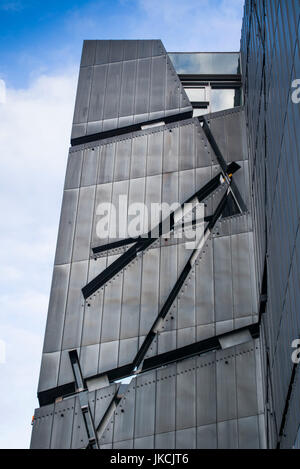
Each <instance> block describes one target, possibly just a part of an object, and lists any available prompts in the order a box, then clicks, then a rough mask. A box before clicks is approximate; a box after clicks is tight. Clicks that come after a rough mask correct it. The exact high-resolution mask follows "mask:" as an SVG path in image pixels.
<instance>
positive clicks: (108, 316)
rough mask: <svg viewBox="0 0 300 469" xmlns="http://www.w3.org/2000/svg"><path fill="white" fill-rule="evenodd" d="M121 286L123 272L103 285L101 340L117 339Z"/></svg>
mask: <svg viewBox="0 0 300 469" xmlns="http://www.w3.org/2000/svg"><path fill="white" fill-rule="evenodd" d="M111 257H112V258H114V259H115V256H111ZM110 260H111V261H112V259H110ZM122 288H123V272H122V273H120V274H118V276H117V277H116V278H115V279H113V280H111V281H110V282H109V283H108V284H107V285H106V286H105V292H104V295H105V296H104V307H103V318H102V332H101V342H110V341H113V340H118V339H119V331H120V316H121V299H122Z"/></svg>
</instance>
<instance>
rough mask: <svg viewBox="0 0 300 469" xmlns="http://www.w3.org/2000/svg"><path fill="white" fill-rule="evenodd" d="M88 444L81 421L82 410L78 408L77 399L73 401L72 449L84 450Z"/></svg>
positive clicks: (83, 424) (82, 421)
mask: <svg viewBox="0 0 300 469" xmlns="http://www.w3.org/2000/svg"><path fill="white" fill-rule="evenodd" d="M88 443H89V440H88V435H87V431H86V427H85V423H84V420H83V414H82V410H81V408H80V403H79V399H78V398H77V399H76V401H75V409H74V421H73V432H72V443H71V448H72V449H81V448H82V449H85V448H86V447H87V445H88Z"/></svg>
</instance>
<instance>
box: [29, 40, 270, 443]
mask: <svg viewBox="0 0 300 469" xmlns="http://www.w3.org/2000/svg"><path fill="white" fill-rule="evenodd" d="M117 43H118V47H116V48H115V46H116V44H117ZM161 50H163V51H164V49H163V48H162V45H161V43H160V41H121V42H120V43H119V42H117V41H88V42H85V45H84V51H83V56H82V62H81V65H82V70H83V69H85V68H86V67H87V68H88V67H91V68H92V67H94V68H95V67H98V65H99V66H100V63H109V64H110V65H111V64H115V63H117V64H120V63H122V64H123V65H124V64H125V63H126V60H127V59H128V61H132V62H133V63H135V67H138V64H139V63H140V61H141V60H143V59H144V55H141V54H146V56H145V57H148V56H147V54H150V52H149V51H152V52H151V54H152V55H153V57H164V59H163V60H161V62H160V63H161V65H160V67H161V68H162V70H161V73H158V74H157V76H156V79H157V77H160V80H159V81H158V82H157V86H156V87H155V88H154V89H155V90H156V91H155V93H156V95H157V96H159V95H160V93H161V92H162V90H166V89H168V88H166V86H167V85H166V83H168V74H165V71H166V63H168V58H167V56H166V55H163V54H161ZM126 51H127V52H126ZM142 51H144V52H142ZM163 53H164V54H165V52H163ZM95 54H96V55H95ZM97 54H98V55H97ZM101 54H102V55H103V56H105V57H106V58H105V61H104V62H99V63H98V61H97V60H100V58H99V59H96V58H95V57H102V55H101ZM107 54H110V55H107ZM118 54H121V56H120V55H118ZM126 54H127V55H126ZM130 54H131V55H130ZM132 54H133V55H132ZM151 54H150V55H151ZM160 54H161V55H160ZM125 57H127V58H126V59H125ZM121 59H122V60H121ZM101 60H104V59H103V58H102V59H101ZM153 60H154V59H153V58H152V59H151V60H150V62H151V61H152V62H153ZM122 61H123V62H122ZM95 64H97V65H95ZM110 65H109V66H108V68H109V67H110ZM123 65H122V66H123ZM152 66H153V64H152ZM84 73H86V72H84ZM129 77H132V79H135V78H134V77H135V75H134V73H133V72H132V75H130V74H129ZM80 80H83V78H82V77H81V78H80V79H79V89H80V87H81V86H82V87H83V85H82V84H80ZM128 80H129V78H128V77H127V78H126V76H125V75H122V79H121V82H120V87H121V88H120V89H123V86H124V87H125V85H126V83H127V82H128ZM174 80H175V81H176V87H175V88H176V90H177V91H176V93H177V92H178V90H179V92H180V94H181V96H182V97H183V98H182V99H185V93H184V90H183V89H182V88H181V84H180V81H179V79H178V77H177V75H176V76H175V77H174ZM129 81H130V80H129ZM127 84H128V83H127ZM93 86H95V87H96V85H93ZM101 86H102V82H101V83H100V82H99V89H100V87H101ZM126 86H127V85H126ZM151 87H152V85H151V83H148V85H147V86H146V88H145V89H146V90H147V91H149V90H150V91H149V93H150V95H151V89H152V88H151ZM83 88H84V87H83ZM96 88H97V87H96ZM96 88H95V89H96ZM78 93H80V91H78ZM95 93H96V91H95ZM135 93H137V94H135V95H134V96H136V97H138V96H139V95H138V91H135ZM163 93H165V91H163ZM91 96H93V95H91ZM107 96H109V94H107ZM107 99H108V98H107ZM95 100H96V97H95V96H94V97H93V98H92V99H91V100H90V101H89V104H88V110H87V112H86V116H88V115H89V113H90V112H91V111H90V110H91V106H95V108H97V112H98V113H100V112H104V111H103V109H104V108H103V104H101V103H99V105H96V104H95ZM82 103H83V101H82V98H81V97H80V94H78V96H77V101H76V109H77V111H76V110H75V115H76V113H77V112H79V111H78V109H81V107H84V106H86V105H87V104H82ZM120 103H121V98H120V96H119V101H118V102H117V105H118V106H120ZM185 104H186V106H184V107H185V108H189V103H188V102H187V103H185ZM164 106H165V107H163V106H162V108H161V109H160V110H159V111H157V112H160V113H161V114H160V116H159V117H160V118H161V119H163V118H164V116H166V114H167V113H168V112H169V111H170V107H169V106H167V105H166V104H165V105H164ZM149 109H150V108H148V107H146V108H145V114H147V113H148V114H147V118H146V120H153V116H151V115H150V114H149V113H150V112H152V111H150V110H149ZM181 111H182V109H181V108H180V107H177V108H176V107H174V108H172V113H173V120H174V122H173V123H168V124H166V123H163V122H162V123H161V124H160V126H158V127H152V128H148V129H140V130H135V131H133V130H132V128H130V129H128V132H126V133H125V134H123V135H114V136H111V137H110V138H101V136H102V137H103V136H104V137H106V136H107V135H106V134H103V133H102V135H98V137H100V138H98V140H95V141H93V142H89V143H87V142H86V143H83V144H81V145H74V146H73V147H71V149H70V152H69V159H68V166H67V173H66V179H65V190H64V196H63V203H62V212H61V220H60V227H59V234H58V241H57V250H56V256H55V266H54V272H53V282H52V289H51V296H50V304H49V312H48V320H47V327H46V333H45V342H44V350H43V358H42V365H41V374H40V381H39V389H38V395H39V399H40V404H41V408H40V409H37V410H36V412H35V418H34V422H33V435H32V447H33V448H36V447H51V448H56V447H63V448H65V447H66V448H71V447H72V448H79V447H87V445H88V444H90V445H91V444H92V445H95V446H96V447H97V446H100V448H111V447H113V448H128V447H129V448H130V447H134V448H148V447H150V448H153V447H155V448H162V447H166V448H187V447H190V448H192V447H199V448H204V447H213V448H214V447H217V448H229V447H233V448H244V447H245V448H246V447H247V448H248V447H253V448H259V447H264V445H265V442H264V417H263V414H262V413H263V407H262V402H261V370H260V349H259V341H258V340H257V339H255V338H254V337H255V333H253V331H254V329H251V327H252V326H253V325H254V324H256V323H257V322H258V293H257V281H256V278H255V265H254V251H253V249H254V248H253V232H252V217H251V213H250V210H248V209H249V207H250V197H249V183H248V181H249V168H248V152H247V145H246V138H245V136H246V130H245V120H244V111H243V109H242V108H235V109H232V110H228V111H224V112H220V113H216V114H212V115H209V116H207V117H206V122H207V123H208V125H209V128H210V132H211V134H212V135H213V136H214V139H215V140H216V144H217V148H216V147H215V146H214V145H213V144H212V142H211V140H210V139H209V134H208V133H207V132H208V131H205V129H204V128H203V127H202V125H201V123H200V121H199V120H198V119H197V118H194V119H186V120H182V117H183V116H182V112H181ZM118 112H119V111H118ZM99 115H100V114H99ZM101 115H103V114H101ZM105 118H107V119H108V123H109V124H108V125H111V129H113V130H115V131H117V130H118V128H119V122H120V121H118V120H117V118H116V115H115V117H114V119H115V120H114V121H113V122H112V121H109V117H108V116H105ZM97 119H98V117H97ZM141 120H142V119H141ZM143 120H144V118H143ZM74 122H75V121H74ZM87 122H88V121H87V120H86V122H85V124H84V125H85V130H84V131H83V132H82V134H81V136H83V135H85V134H86V132H89V131H88V130H87V129H88V125H89V124H88V123H87ZM76 125H77V124H76ZM80 125H81V124H80ZM101 125H103V126H104V121H103V122H102V123H101ZM78 128H79V127H78ZM99 129H100V130H99ZM99 129H98V130H97V133H99V132H100V133H101V129H102V130H104V127H100V128H99ZM76 132H77V130H76ZM93 132H94V131H93ZM77 135H79V134H77ZM217 150H220V152H221V154H222V157H224V160H225V163H224V164H225V166H226V164H229V163H232V162H236V163H238V166H237V167H238V168H239V169H238V171H237V172H236V173H235V174H234V175H233V176H232V175H230V177H232V178H233V179H234V182H235V184H236V187H237V189H238V191H239V194H240V196H241V198H242V200H243V203H244V205H245V210H244V211H243V212H242V213H240V214H238V215H237V214H234V215H231V216H228V214H227V216H226V217H225V216H223V218H221V219H219V220H218V222H217V223H216V225H215V226H214V228H213V230H212V233H211V235H210V236H209V237H208V239H207V241H206V243H205V245H204V246H203V248H202V251H201V253H199V256H198V258H197V261H196V263H195V264H194V265H193V268H191V270H190V272H189V275H188V276H187V277H186V279H185V281H184V283H183V284H182V285H181V287H180V289H179V291H178V292H177V293H176V295H175V296H174V298H173V300H172V304H171V307H170V309H169V310H168V311H167V314H166V316H165V317H164V318H163V321H162V322H161V323H160V327H159V329H158V330H156V329H155V328H154V330H155V332H154V333H153V340H152V341H151V344H150V346H149V347H148V349H147V352H146V354H145V356H144V359H145V363H146V362H147V363H148V366H149V368H148V371H147V370H146V369H141V370H140V371H142V373H141V374H140V375H136V377H135V378H132V379H131V382H130V384H128V385H127V387H126V385H124V384H122V385H120V383H118V382H114V381H116V377H117V376H118V377H122V378H123V377H124V376H126V373H125V371H124V374H122V370H124V368H125V369H126V370H127V369H128V370H130V371H131V372H132V370H131V368H130V364H131V363H132V362H133V361H134V359H135V357H136V356H137V354H138V353H139V350H140V349H141V346H142V344H143V343H144V341H145V337H148V335H149V332H150V331H152V330H153V324H154V323H155V321H156V318H157V316H158V314H159V312H160V311H161V309H162V307H163V305H164V304H165V302H166V300H167V298H168V296H169V295H170V292H172V289H173V287H174V285H175V284H176V282H177V280H178V278H179V277H180V275H181V273H182V272H183V270H184V268H185V266H186V264H187V262H188V261H189V257H190V255H191V251H190V250H188V249H186V244H185V243H186V240H187V233H186V234H185V236H184V237H183V238H182V239H177V238H176V237H175V236H174V235H171V237H170V238H164V237H161V238H158V239H157V240H156V241H155V242H154V243H153V244H152V245H150V246H149V248H148V249H147V250H145V251H144V252H143V254H142V255H139V256H136V257H135V258H134V259H133V261H132V262H130V263H129V264H128V265H127V266H126V267H124V268H122V269H120V270H119V271H118V272H117V273H116V275H115V276H112V278H110V279H109V280H108V281H107V282H104V284H103V285H101V287H99V288H96V289H94V291H93V293H92V294H89V295H87V296H86V297H85V296H84V294H83V291H82V288H84V287H85V286H86V285H88V284H90V282H91V281H93V279H95V278H96V277H97V276H98V275H99V274H101V273H103V272H105V271H107V270H105V269H107V268H108V267H109V266H112V264H113V262H114V261H116V260H119V261H120V259H121V258H122V257H121V256H122V255H123V254H124V253H126V252H128V251H129V249H130V247H128V246H127V245H126V246H119V245H118V246H117V247H115V248H114V249H111V250H107V249H105V250H101V246H102V247H103V246H104V245H107V244H108V243H110V242H115V241H116V237H115V236H114V228H115V226H114V223H115V222H114V221H113V219H110V223H109V229H110V232H109V235H108V237H107V238H106V239H99V238H98V237H97V223H98V221H99V219H100V213H99V204H100V203H103V202H113V203H114V204H115V205H116V206H117V205H118V203H120V202H119V196H126V197H127V205H126V207H125V208H124V209H123V217H122V219H121V220H117V221H116V224H117V225H118V224H120V225H121V228H124V227H125V226H126V225H127V224H128V223H130V221H131V218H132V215H130V213H129V212H128V206H129V204H131V203H133V202H142V203H145V204H146V206H147V207H150V204H151V203H153V202H168V203H174V202H179V203H180V204H181V203H183V202H184V201H186V200H187V199H189V198H190V197H191V196H193V195H194V194H195V193H196V192H197V191H199V189H201V188H203V186H205V185H206V184H207V183H209V181H211V180H212V179H213V178H215V179H216V177H217V182H218V181H219V179H220V177H221V176H222V175H221V173H220V171H221V169H220V156H219V154H218V151H217ZM218 175H220V176H218ZM221 180H222V177H221V179H220V181H221ZM225 192H226V191H225ZM222 197H224V187H223V186H222V184H221V183H219V182H218V188H217V189H216V190H214V191H212V193H210V194H208V195H207V197H206V198H204V200H203V202H204V203H205V215H206V216H207V217H208V218H209V217H212V215H213V214H214V213H215V211H216V209H217V207H218V206H219V204H220V201H221V199H222ZM148 229H149V226H148V225H147V223H146V220H145V226H144V232H145V233H147V231H148ZM125 237H126V236H122V235H119V237H117V240H119V241H120V240H122V239H124V238H125ZM99 246H100V249H98V252H97V253H95V252H93V248H99ZM235 330H239V331H238V334H233V335H232V334H231V333H232V332H233V331H235ZM224 334H225V335H224ZM195 344H196V345H195ZM189 346H190V347H189ZM185 347H188V349H187V348H185ZM214 350H216V351H214ZM75 351H76V352H77V355H76V352H75ZM176 351H177V352H176ZM204 351H206V355H205V356H203V357H202V356H201V353H204ZM70 352H72V353H71V355H72V354H73V355H72V357H73V358H74V356H75V359H74V360H75V361H74V360H73V359H72V360H73V361H72V360H71V359H70ZM174 352H175V355H174ZM207 352H209V353H207ZM176 353H181V356H180V357H181V358H178V359H176ZM74 354H75V355H74ZM184 354H185V355H184ZM76 356H77V357H78V362H76V360H77V359H76ZM174 356H175V359H174ZM151 357H152V358H154V357H157V361H156V362H155V363H156V365H155V366H154V365H153V363H154V362H153V361H152V362H151V360H150V359H151ZM170 357H173V358H172V359H171V358H170ZM163 363H164V364H165V366H164V367H163V368H162V367H161V366H162V364H163ZM150 364H152V365H151V366H150ZM128 366H129V368H126V367H128ZM76 367H77V368H76ZM151 367H152V368H153V369H152V370H151V371H149V369H150V368H151ZM120 370H121V371H120ZM145 370H146V371H145ZM134 371H136V370H134ZM129 374H130V373H129ZM131 374H132V373H131ZM80 376H81V377H80ZM113 376H115V378H114V379H113ZM129 381H130V379H129ZM80 382H81V384H79V383H80ZM82 396H83V397H82ZM84 399H86V401H85V403H83V400H84ZM91 421H92V422H93V424H91V425H89V424H88V423H87V422H91ZM95 435H96V436H95ZM95 438H96V443H95V441H94V440H95ZM92 440H93V443H91V441H92Z"/></svg>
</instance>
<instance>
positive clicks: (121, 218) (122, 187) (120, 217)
mask: <svg viewBox="0 0 300 469" xmlns="http://www.w3.org/2000/svg"><path fill="white" fill-rule="evenodd" d="M128 189H129V181H128V180H126V181H118V182H115V183H114V185H113V194H112V204H113V207H114V209H115V215H116V216H115V217H114V216H113V212H112V214H111V217H110V222H109V241H110V242H111V241H116V239H120V238H121V239H124V238H126V237H127V213H128V198H127V197H128Z"/></svg>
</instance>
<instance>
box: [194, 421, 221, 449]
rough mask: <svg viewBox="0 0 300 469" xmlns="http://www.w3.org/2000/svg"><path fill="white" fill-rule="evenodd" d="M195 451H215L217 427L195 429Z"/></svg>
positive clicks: (208, 426) (206, 426)
mask: <svg viewBox="0 0 300 469" xmlns="http://www.w3.org/2000/svg"><path fill="white" fill-rule="evenodd" d="M196 447H197V449H217V425H216V424H213V425H205V426H203V427H198V428H197V446H196Z"/></svg>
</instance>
